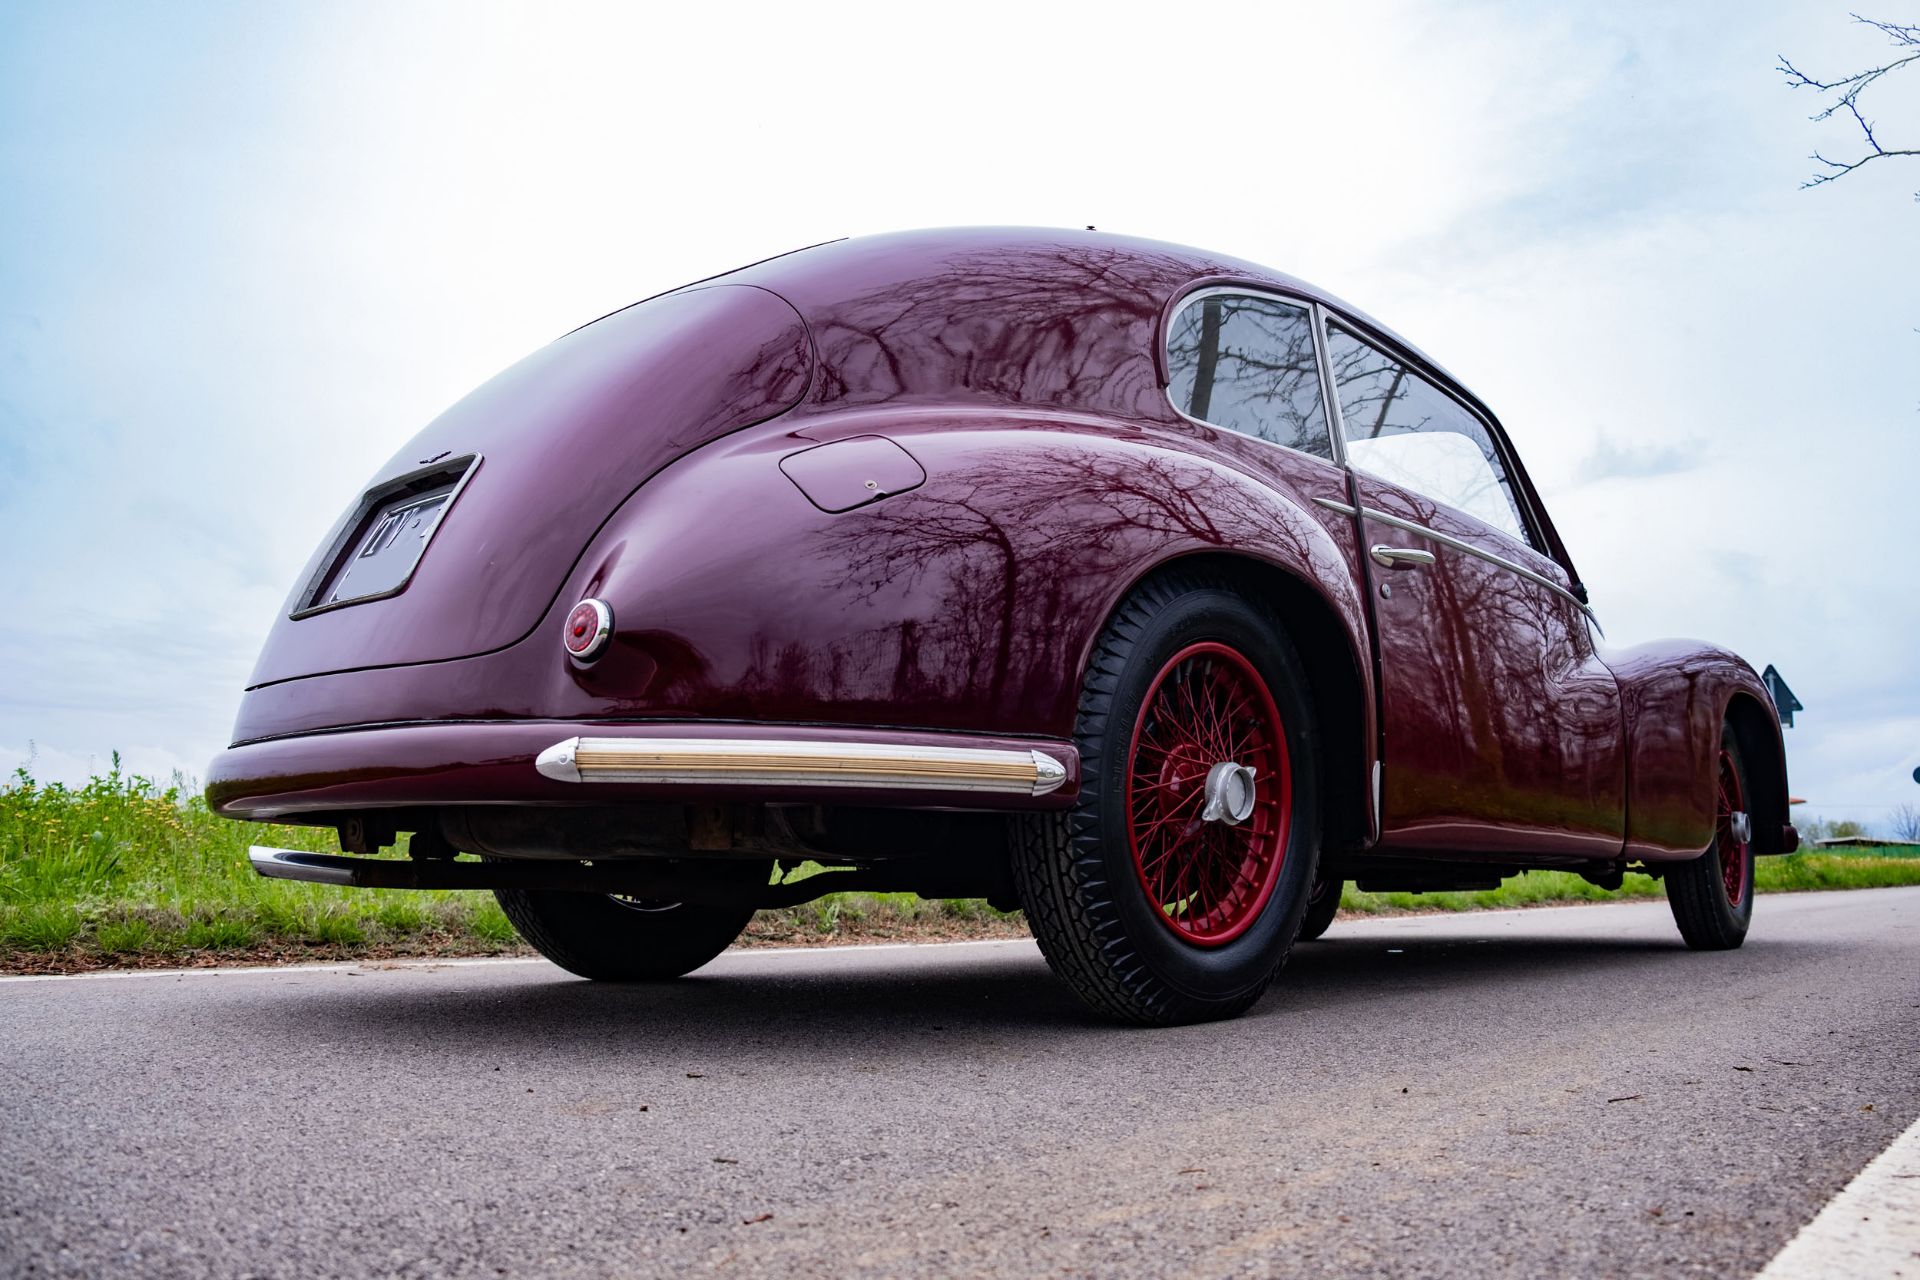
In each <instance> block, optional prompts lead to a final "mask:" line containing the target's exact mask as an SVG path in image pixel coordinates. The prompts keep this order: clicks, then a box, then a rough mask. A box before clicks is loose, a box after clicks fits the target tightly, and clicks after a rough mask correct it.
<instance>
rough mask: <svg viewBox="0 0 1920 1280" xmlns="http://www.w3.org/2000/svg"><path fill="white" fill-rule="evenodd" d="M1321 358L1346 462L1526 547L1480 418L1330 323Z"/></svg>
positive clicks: (1524, 534) (1507, 487)
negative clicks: (1335, 402)
mask: <svg viewBox="0 0 1920 1280" xmlns="http://www.w3.org/2000/svg"><path fill="white" fill-rule="evenodd" d="M1327 358H1328V359H1329V360H1330V361H1331V362H1332V364H1333V380H1334V385H1335V386H1336V387H1337V388H1338V389H1339V394H1340V420H1341V421H1340V431H1341V436H1342V438H1343V439H1344V440H1345V441H1346V445H1347V461H1349V462H1351V463H1352V464H1353V465H1354V466H1356V467H1359V468H1360V469H1361V470H1363V471H1367V472H1371V473H1372V474H1373V475H1376V476H1379V477H1380V478H1381V479H1382V480H1386V481H1389V482H1391V483H1393V484H1397V485H1399V486H1401V487H1402V488H1405V489H1411V490H1413V491H1414V492H1415V493H1418V494H1422V495H1424V496H1426V497H1429V498H1433V499H1435V500H1436V501H1439V502H1444V503H1446V504H1447V505H1448V506H1450V507H1456V508H1458V509H1459V510H1461V511H1464V512H1466V513H1467V514H1468V515H1470V516H1473V517H1475V518H1477V519H1480V520H1484V521H1486V523H1488V524H1490V525H1492V526H1493V527H1494V528H1496V529H1498V530H1500V531H1501V532H1502V533H1506V534H1510V535H1512V536H1513V537H1515V538H1518V539H1519V540H1520V541H1521V542H1524V543H1527V544H1528V545H1531V544H1532V542H1533V539H1532V538H1530V537H1528V536H1527V527H1526V522H1525V521H1523V520H1522V519H1521V518H1520V504H1519V503H1517V502H1516V501H1514V497H1513V488H1512V486H1511V484H1510V483H1509V482H1508V480H1507V473H1506V468H1505V467H1504V466H1503V465H1502V464H1501V462H1500V452H1499V450H1497V449H1496V448H1494V445H1493V436H1492V435H1491V434H1490V433H1489V432H1488V431H1487V428H1486V427H1485V425H1483V424H1482V423H1481V421H1480V419H1478V418H1476V417H1474V416H1473V414H1471V413H1469V412H1468V411H1467V410H1466V408H1465V407H1464V406H1462V405H1461V404H1460V402H1459V401H1457V400H1455V399H1454V398H1453V397H1452V396H1450V395H1448V394H1447V393H1446V392H1444V391H1442V390H1441V389H1440V388H1439V387H1437V386H1435V385H1434V384H1433V383H1431V382H1429V381H1427V380H1426V379H1425V378H1423V377H1421V376H1420V375H1419V374H1417V373H1415V372H1414V371H1413V370H1411V369H1409V368H1407V367H1406V365H1404V364H1402V363H1400V362H1399V361H1398V360H1395V359H1394V358H1393V357H1391V356H1388V355H1386V354H1384V353H1382V352H1380V351H1379V350H1377V349H1375V348H1374V347H1371V346H1369V345H1367V344H1366V343H1364V342H1362V341H1361V340H1360V339H1358V338H1356V337H1354V336H1353V335H1352V334H1350V333H1347V332H1346V331H1345V330H1343V329H1341V328H1339V327H1338V326H1336V325H1328V326H1327Z"/></svg>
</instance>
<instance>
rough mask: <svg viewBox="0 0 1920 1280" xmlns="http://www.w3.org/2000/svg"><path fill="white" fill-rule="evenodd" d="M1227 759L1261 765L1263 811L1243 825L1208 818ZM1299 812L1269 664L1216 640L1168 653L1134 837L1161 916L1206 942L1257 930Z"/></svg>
mask: <svg viewBox="0 0 1920 1280" xmlns="http://www.w3.org/2000/svg"><path fill="white" fill-rule="evenodd" d="M1221 763H1233V764H1239V765H1245V766H1246V767H1248V768H1250V769H1252V770H1253V775H1254V776H1253V805H1252V811H1251V812H1250V813H1249V814H1248V816H1247V817H1246V819H1245V820H1244V821H1242V822H1239V823H1238V824H1234V823H1230V822H1227V821H1223V820H1216V821H1206V820H1203V818H1202V816H1201V814H1202V811H1203V809H1204V808H1205V804H1206V781H1207V775H1208V773H1209V771H1210V770H1211V769H1212V768H1213V767H1214V766H1215V765H1217V764H1221ZM1292 814H1293V775H1292V770H1291V769H1290V768H1289V767H1288V760H1287V739H1286V732H1285V727H1284V725H1283V723H1282V721H1281V719H1280V709H1279V708H1278V707H1277V706H1275V705H1274V701H1273V695H1272V694H1271V693H1269V692H1268V691H1267V684H1266V681H1264V680H1262V679H1261V678H1260V674H1259V672H1257V671H1255V670H1254V669H1253V665H1252V664H1251V663H1249V662H1248V661H1247V660H1246V659H1245V658H1244V657H1242V656H1241V655H1240V654H1239V653H1237V652H1235V651H1234V650H1233V649H1230V648H1228V647H1227V646H1226V645H1223V644H1215V643H1212V642H1208V643H1203V644H1195V645H1189V646H1188V647H1187V648H1185V649H1182V650H1181V651H1180V652H1178V653H1176V654H1174V655H1173V657H1171V658H1169V659H1167V662H1166V665H1165V666H1163V667H1161V668H1160V672H1159V674H1158V675H1156V676H1155V677H1154V678H1153V683H1152V684H1151V685H1149V686H1148V688H1147V696H1146V698H1145V699H1144V700H1143V701H1142V702H1141V704H1140V717H1139V719H1138V720H1136V721H1135V722H1134V726H1133V740H1132V744H1131V745H1130V747H1129V749H1128V766H1127V844H1128V847H1129V848H1130V849H1131V851H1132V854H1133V868H1134V873H1135V874H1136V875H1137V876H1138V877H1139V880H1140V886H1141V888H1143V889H1144V890H1146V894H1147V901H1148V902H1149V903H1151V904H1153V906H1154V908H1155V911H1156V914H1158V915H1159V917H1160V920H1161V923H1163V924H1164V925H1166V927H1167V928H1169V929H1171V930H1172V931H1173V932H1174V933H1175V934H1176V935H1177V936H1178V937H1180V938H1181V939H1183V940H1184V941H1186V942H1190V943H1194V944H1196V945H1198V946H1203V947H1205V946H1219V945H1221V944H1222V943H1226V942H1231V941H1232V940H1233V939H1235V938H1237V937H1239V936H1240V935H1241V934H1243V933H1245V932H1246V931H1247V928H1248V927H1249V926H1250V925H1252V924H1253V922H1254V921H1255V920H1257V919H1259V917H1260V912H1261V910H1262V909H1263V908H1265V907H1266V905H1267V900H1268V899H1269V898H1271V897H1272V896H1273V886H1274V885H1275V883H1277V882H1278V880H1279V878H1280V865H1281V863H1282V862H1283V861H1284V860H1285V858H1286V850H1287V832H1288V829H1289V827H1290V825H1291V819H1292Z"/></svg>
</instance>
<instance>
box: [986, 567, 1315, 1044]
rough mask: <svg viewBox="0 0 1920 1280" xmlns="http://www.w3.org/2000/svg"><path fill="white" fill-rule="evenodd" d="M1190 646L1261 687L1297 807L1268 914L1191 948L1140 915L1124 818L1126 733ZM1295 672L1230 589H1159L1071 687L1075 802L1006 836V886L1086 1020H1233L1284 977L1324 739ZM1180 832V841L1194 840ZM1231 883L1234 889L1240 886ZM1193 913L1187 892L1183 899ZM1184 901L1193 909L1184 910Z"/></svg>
mask: <svg viewBox="0 0 1920 1280" xmlns="http://www.w3.org/2000/svg"><path fill="white" fill-rule="evenodd" d="M1195 644H1213V645H1219V646H1225V647H1226V648H1227V649H1229V650H1231V651H1232V653H1231V654H1229V655H1223V661H1224V662H1227V663H1238V664H1240V666H1239V667H1238V668H1237V669H1238V670H1241V671H1242V672H1244V671H1245V670H1246V669H1247V668H1251V671H1252V672H1253V673H1254V674H1255V675H1257V676H1258V678H1259V679H1260V681H1261V682H1263V683H1264V686H1265V689H1266V692H1267V693H1268V694H1269V695H1270V696H1271V698H1272V701H1273V706H1274V709H1275V710H1276V711H1277V712H1278V715H1279V720H1280V726H1279V727H1280V729H1281V731H1282V736H1283V737H1284V742H1285V747H1286V757H1287V761H1288V766H1289V767H1288V769H1287V776H1288V778H1289V779H1290V782H1291V793H1292V803H1291V810H1290V816H1289V818H1288V820H1287V823H1286V836H1285V839H1284V843H1282V842H1280V840H1279V839H1278V838H1277V837H1276V841H1275V846H1269V847H1270V848H1271V847H1278V848H1279V849H1280V857H1279V867H1278V870H1277V872H1274V873H1272V875H1271V878H1270V880H1269V883H1270V884H1271V886H1272V887H1271V891H1270V892H1269V894H1268V896H1267V897H1266V898H1265V900H1264V905H1263V906H1260V907H1258V908H1257V914H1252V913H1253V912H1254V911H1255V910H1256V908H1255V907H1254V906H1253V905H1252V904H1248V905H1247V906H1246V907H1245V908H1244V910H1245V911H1246V912H1247V913H1248V918H1247V919H1246V920H1245V922H1243V923H1242V924H1241V925H1239V926H1238V927H1239V928H1240V929H1241V932H1239V933H1238V934H1237V935H1236V936H1232V937H1231V938H1230V940H1226V941H1224V942H1221V943H1219V944H1217V945H1199V944H1196V943H1195V942H1192V941H1189V940H1188V939H1186V938H1185V937H1183V936H1181V935H1180V933H1179V926H1178V925H1176V924H1170V923H1169V920H1170V919H1173V918H1175V917H1176V913H1175V912H1174V911H1172V910H1170V909H1168V908H1167V907H1163V906H1156V905H1155V904H1154V903H1153V902H1152V901H1150V900H1149V896H1148V890H1147V888H1146V886H1145V884H1144V883H1143V879H1144V876H1145V874H1146V873H1145V872H1144V871H1143V870H1141V869H1140V868H1139V867H1138V866H1137V865H1136V860H1135V856H1134V853H1133V846H1132V844H1131V843H1130V828H1129V822H1130V818H1129V814H1128V811H1127V796H1128V777H1129V772H1130V769H1131V767H1132V761H1131V760H1130V759H1129V753H1130V751H1131V750H1132V748H1133V744H1134V738H1135V726H1136V723H1137V721H1138V720H1139V718H1140V713H1141V707H1142V704H1143V703H1144V702H1145V700H1146V698H1147V696H1148V694H1149V693H1150V692H1153V689H1154V687H1155V686H1156V681H1157V680H1158V679H1159V678H1160V676H1161V675H1162V674H1164V673H1165V671H1166V670H1168V669H1170V668H1168V667H1167V664H1168V663H1169V662H1170V661H1171V660H1172V659H1175V658H1177V657H1178V656H1179V655H1180V654H1182V653H1183V652H1186V651H1187V650H1188V649H1190V648H1191V647H1192V646H1193V645H1195ZM1306 688H1307V683H1306V673H1305V668H1304V666H1303V665H1302V663H1301V661H1300V658H1299V655H1298V654H1297V653H1296V652H1295V650H1294V647H1293V644H1292V642H1291V641H1290V640H1289V639H1288V638H1287V635H1286V632H1285V630H1284V629H1283V628H1282V627H1281V626H1280V624H1279V623H1278V622H1277V621H1276V620H1275V619H1274V618H1273V617H1272V616H1271V615H1269V614H1268V613H1267V612H1265V611H1264V610H1262V609H1259V608H1257V607H1255V606H1254V605H1252V604H1251V603H1249V602H1248V601H1247V600H1246V599H1245V598H1244V597H1242V596H1241V595H1239V594H1238V593H1236V592H1235V591H1234V590H1232V589H1231V588H1230V587H1228V586H1226V585H1224V584H1222V583H1219V582H1215V581H1212V580H1210V579H1206V578H1199V577H1191V576H1185V575H1180V576H1174V575H1169V576H1167V577H1164V578H1160V579H1157V580H1154V581H1152V582H1149V583H1148V584H1146V585H1145V586H1143V587H1141V588H1140V589H1139V590H1137V591H1136V592H1135V593H1134V594H1133V595H1132V596H1130V597H1129V598H1128V599H1127V600H1126V602H1125V603H1123V604H1122V605H1121V606H1120V608H1119V609H1118V610H1117V611H1116V613H1115V615H1114V617H1113V619H1112V621H1111V622H1110V623H1109V624H1108V625H1107V628H1106V630H1105V632H1103V633H1102V635H1101V637H1100V639H1099V642H1098V643H1097V644H1096V645H1095V647H1094V651H1093V656H1092V659H1091V661H1090V662H1089V664H1088V669H1087V674H1086V678H1085V680H1084V682H1083V684H1082V686H1081V693H1080V708H1079V715H1078V718H1077V721H1076V727H1075V735H1074V737H1075V743H1076V745H1077V746H1078V747H1079V750H1080V762H1081V789H1080V794H1079V796H1078V798H1077V799H1076V801H1075V803H1074V805H1073V807H1072V808H1071V809H1069V810H1067V811H1065V812H1063V813H1053V814H1034V815H1025V816H1024V817H1023V818H1022V819H1021V820H1020V821H1019V822H1018V823H1017V831H1018V839H1017V844H1016V848H1015V851H1014V859H1013V861H1014V874H1015V879H1016V882H1017V884H1018V886H1019V890H1020V899H1021V903H1022V905H1023V906H1024V907H1025V908H1026V913H1027V921H1028V925H1029V927H1030V928H1031V929H1032V930H1033V934H1034V937H1035V938H1036V939H1037V940H1038V941H1039V943H1040V949H1041V951H1042V953H1043V954H1044V955H1045V956H1046V958H1047V963H1048V964H1049V965H1050V966H1051V967H1052V968H1053V971H1054V973H1055V974H1056V975H1058V976H1059V977H1060V978H1061V979H1062V980H1063V981H1064V982H1065V983H1066V984H1067V985H1068V986H1069V987H1071V988H1072V989H1073V991H1074V992H1075V994H1077V995H1078V996H1079V997H1080V998H1081V999H1082V1000H1084V1001H1085V1002H1086V1003H1087V1004H1088V1005H1089V1006H1090V1007H1092V1008H1093V1009H1094V1010H1095V1011H1096V1012H1099V1013H1101V1014H1103V1015H1105V1016H1107V1017H1110V1018H1114V1019H1117V1020H1120V1021H1125V1022H1133V1023H1141V1024H1148V1025H1157V1026H1169V1025H1175V1024H1180V1023H1189V1022H1200V1021H1206V1020H1209V1019H1215V1018H1229V1017H1233V1016H1235V1015H1237V1014H1239V1013H1241V1012H1243V1011H1245V1010H1246V1009H1247V1008H1248V1007H1249V1006H1251V1005H1252V1004H1253V1002H1254V1001H1255V1000H1257V999H1259V998H1260V995H1261V993H1262V992H1264V991H1265V990H1266V988H1267V985H1268V984H1269V983H1270V982H1271V981H1272V980H1273V977H1274V975H1275V974H1276V973H1278V972H1279V970H1280V967H1281V966H1282V965H1283V964H1284V963H1285V962H1286V958H1287V953H1288V951H1289V950H1290V949H1291V947H1292V945H1293V939H1294V935H1295V934H1296V932H1297V931H1298V929H1299V926H1300V916H1301V912H1302V911H1303V910H1304V909H1305V907H1306V901H1307V893H1308V890H1309V888H1310V887H1311V885H1312V884H1313V879H1314V872H1315V862H1316V860H1317V857H1318V854H1319V847H1320V814H1319V793H1318V788H1317V780H1316V772H1317V769H1318V760H1319V750H1318V748H1319V740H1318V737H1317V735H1316V729H1315V726H1314V721H1313V712H1312V706H1311V704H1310V702H1309V700H1308V698H1307V695H1306V692H1305V691H1306ZM1190 829H1191V828H1190ZM1235 883H1236V884H1237V883H1238V882H1237V881H1236V882H1235ZM1194 896H1195V898H1198V896H1199V895H1198V893H1197V892H1196V894H1195V895H1194ZM1191 900H1192V899H1189V901H1191Z"/></svg>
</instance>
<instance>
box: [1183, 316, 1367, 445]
mask: <svg viewBox="0 0 1920 1280" xmlns="http://www.w3.org/2000/svg"><path fill="white" fill-rule="evenodd" d="M1167 372H1168V385H1167V395H1168V396H1169V397H1170V398H1171V399H1172V400H1173V407H1174V408H1176V409H1178V410H1179V411H1180V412H1181V413H1183V414H1185V415H1186V416H1188V417H1189V418H1197V419H1199V420H1200V421H1201V422H1206V423H1211V424H1212V425H1213V426H1216V427H1225V428H1227V429H1228V430H1229V431H1238V432H1239V433H1241V434H1242V435H1248V436H1252V437H1254V438H1255V439H1257V440H1266V441H1269V442H1271V443H1273V444H1278V445H1285V446H1286V447H1287V448H1289V449H1298V450H1300V451H1301V452H1302V453H1311V454H1313V455H1314V456H1315V457H1318V458H1326V459H1328V460H1329V461H1331V460H1332V458H1333V445H1332V442H1331V441H1330V440H1329V439H1328V435H1327V415H1326V407H1325V405H1324V404H1323V403H1322V401H1321V395H1320V369H1319V365H1318V363H1317V362H1316V360H1315V358H1314V353H1313V321H1312V317H1311V316H1309V314H1308V313H1307V309H1306V308H1305V307H1301V306H1295V305H1293V304H1291V303H1286V302H1282V301H1280V300H1279V299H1278V298H1268V297H1263V296H1260V295H1258V294H1250V293H1227V292H1222V293H1204V294H1201V295H1199V296H1198V297H1195V298H1194V299H1192V300H1191V301H1189V302H1187V303H1186V304H1185V305H1184V306H1182V307H1181V308H1180V312H1179V314H1177V315H1176V316H1174V318H1173V324H1172V326H1171V327H1170V328H1169V329H1168V331H1167Z"/></svg>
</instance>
